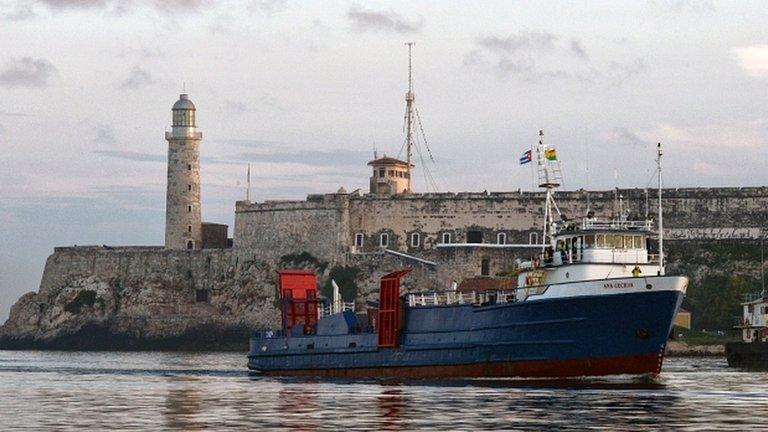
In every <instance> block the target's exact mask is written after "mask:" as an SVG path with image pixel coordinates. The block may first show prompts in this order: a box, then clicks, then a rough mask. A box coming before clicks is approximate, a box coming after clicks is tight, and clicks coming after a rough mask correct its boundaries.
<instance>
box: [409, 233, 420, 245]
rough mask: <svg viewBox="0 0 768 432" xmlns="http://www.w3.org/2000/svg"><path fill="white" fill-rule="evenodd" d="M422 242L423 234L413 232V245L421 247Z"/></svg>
mask: <svg viewBox="0 0 768 432" xmlns="http://www.w3.org/2000/svg"><path fill="white" fill-rule="evenodd" d="M420 244H421V235H419V233H413V234H411V247H419V245H420Z"/></svg>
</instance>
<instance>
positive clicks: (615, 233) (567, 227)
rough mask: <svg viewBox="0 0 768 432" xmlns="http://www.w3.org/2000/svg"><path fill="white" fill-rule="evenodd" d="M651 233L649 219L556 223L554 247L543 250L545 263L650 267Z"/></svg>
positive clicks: (589, 219)
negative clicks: (643, 265)
mask: <svg viewBox="0 0 768 432" xmlns="http://www.w3.org/2000/svg"><path fill="white" fill-rule="evenodd" d="M652 234H653V232H652V222H651V221H650V220H643V221H630V220H600V219H596V218H585V219H583V220H582V222H581V223H580V224H578V223H575V222H569V221H565V222H560V223H557V224H555V235H554V237H555V246H554V250H552V248H551V247H549V248H546V249H545V251H544V264H545V265H552V266H559V265H563V264H574V263H611V264H649V263H651V262H654V261H656V260H657V257H656V256H654V255H650V254H649V253H648V238H649V237H650V236H651V235H652Z"/></svg>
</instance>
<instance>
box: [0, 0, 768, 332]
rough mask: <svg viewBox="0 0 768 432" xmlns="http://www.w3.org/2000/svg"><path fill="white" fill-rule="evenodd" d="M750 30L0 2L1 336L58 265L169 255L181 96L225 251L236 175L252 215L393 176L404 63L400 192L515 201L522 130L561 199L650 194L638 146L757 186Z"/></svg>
mask: <svg viewBox="0 0 768 432" xmlns="http://www.w3.org/2000/svg"><path fill="white" fill-rule="evenodd" d="M766 22H768V8H766V7H765V3H764V2H763V1H739V2H731V1H728V2H717V1H694V0H690V1H686V0H648V1H614V0H612V1H589V2H587V1H574V2H565V1H390V2H374V1H365V2H363V1H349V2H347V1H309V0H307V1H292V0H242V1H234V0H233V1H212V0H211V1H209V0H130V1H129V0H19V1H11V0H0V322H1V321H4V320H5V318H6V317H7V314H8V311H9V310H10V307H11V305H12V304H13V302H14V301H15V300H16V299H17V298H18V297H19V296H21V295H22V294H24V293H26V292H29V291H36V290H37V288H38V285H39V283H40V277H41V274H42V271H43V267H44V264H45V259H46V257H47V256H48V255H49V254H50V253H51V252H52V251H53V247H55V246H65V245H74V244H79V245H86V244H109V245H159V244H162V243H163V231H164V223H165V216H164V210H165V178H166V167H165V160H166V152H167V143H166V142H165V140H164V132H165V131H166V130H168V129H169V126H170V118H171V111H170V109H171V106H172V105H173V103H174V102H175V101H176V99H178V95H179V93H181V92H182V91H183V90H186V91H187V92H188V93H189V95H190V98H191V99H192V100H193V101H194V103H195V104H196V106H197V120H198V126H199V128H200V130H201V131H202V132H203V143H202V145H201V157H202V163H201V165H202V166H201V176H202V212H203V219H204V220H206V221H211V222H219V223H226V224H229V225H230V235H231V227H232V226H233V224H234V203H235V201H236V200H239V199H243V198H244V197H245V189H244V185H245V175H246V174H245V173H246V167H247V164H249V163H250V164H251V166H252V183H253V188H252V199H253V200H256V201H263V200H267V199H270V200H272V199H303V198H304V197H306V195H307V194H309V193H328V192H334V191H336V190H338V189H339V187H342V186H343V187H344V188H346V189H347V190H348V191H352V190H355V189H358V188H360V189H362V190H363V191H365V190H366V189H367V184H368V176H369V167H367V166H366V163H367V162H368V161H369V160H370V159H371V158H372V157H373V152H374V149H376V150H377V151H378V154H379V155H382V154H387V155H389V156H400V157H403V155H402V151H401V147H402V143H403V114H404V110H405V108H404V105H405V102H404V96H405V91H406V90H407V76H408V75H407V68H408V51H407V48H406V47H405V45H404V43H405V42H411V41H412V42H415V46H414V49H413V74H414V90H415V93H416V107H417V109H418V113H419V117H420V119H421V127H420V128H419V129H418V130H419V142H420V146H419V150H420V154H421V157H420V155H419V152H417V154H416V155H415V157H416V159H415V163H416V165H417V168H416V170H417V171H416V172H415V174H414V183H415V184H414V188H415V189H416V190H417V191H431V190H433V188H435V187H436V189H437V190H440V191H454V192H456V191H483V190H488V191H510V190H518V189H523V190H530V189H531V188H532V172H531V169H530V165H528V166H523V167H521V166H519V165H518V159H519V157H520V155H521V154H522V153H523V152H524V151H525V150H526V149H528V148H530V147H531V145H533V144H534V143H535V142H536V140H537V138H538V131H539V130H540V129H542V130H544V132H545V139H546V141H547V142H548V143H550V144H552V145H554V146H555V147H556V148H557V151H558V158H559V160H560V161H561V164H562V170H563V175H564V187H565V188H566V189H578V188H582V187H584V188H591V189H610V188H613V187H616V186H618V187H646V186H649V185H652V183H651V182H652V177H653V170H654V167H655V165H654V157H655V144H656V142H662V143H663V145H664V148H665V176H664V178H665V183H666V185H667V186H670V187H690V186H762V185H766V184H768V170H765V169H764V167H765V162H766V157H767V156H768V150H767V149H766V145H765V143H766V141H767V139H768V118H766V108H767V105H768V97H766V96H767V95H768V92H766V90H767V89H768V32H767V31H766V29H765V23H766ZM422 129H423V133H422V132H421V131H422ZM427 147H428V148H427ZM430 154H431V156H432V157H431V158H430ZM422 159H423V160H422ZM431 159H434V162H433V161H432V160H431ZM425 167H426V168H428V170H425ZM427 172H429V175H427V174H426V173H427ZM430 176H431V177H430ZM430 178H432V179H434V184H433V183H432V182H431V181H429V179H430Z"/></svg>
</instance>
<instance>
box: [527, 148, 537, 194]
mask: <svg viewBox="0 0 768 432" xmlns="http://www.w3.org/2000/svg"><path fill="white" fill-rule="evenodd" d="M529 163H530V164H531V192H536V169H535V168H534V167H533V146H531V162H529Z"/></svg>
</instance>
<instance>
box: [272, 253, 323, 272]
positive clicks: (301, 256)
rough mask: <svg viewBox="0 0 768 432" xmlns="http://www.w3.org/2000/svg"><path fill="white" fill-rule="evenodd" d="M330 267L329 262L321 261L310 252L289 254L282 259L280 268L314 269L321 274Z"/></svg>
mask: <svg viewBox="0 0 768 432" xmlns="http://www.w3.org/2000/svg"><path fill="white" fill-rule="evenodd" d="M326 267H328V263H327V262H323V261H320V260H319V259H317V258H316V257H315V256H314V255H312V254H311V253H309V252H306V251H305V252H301V253H298V254H288V255H283V256H281V257H280V268H312V269H316V270H317V271H318V272H319V273H322V272H324V271H325V269H326Z"/></svg>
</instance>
